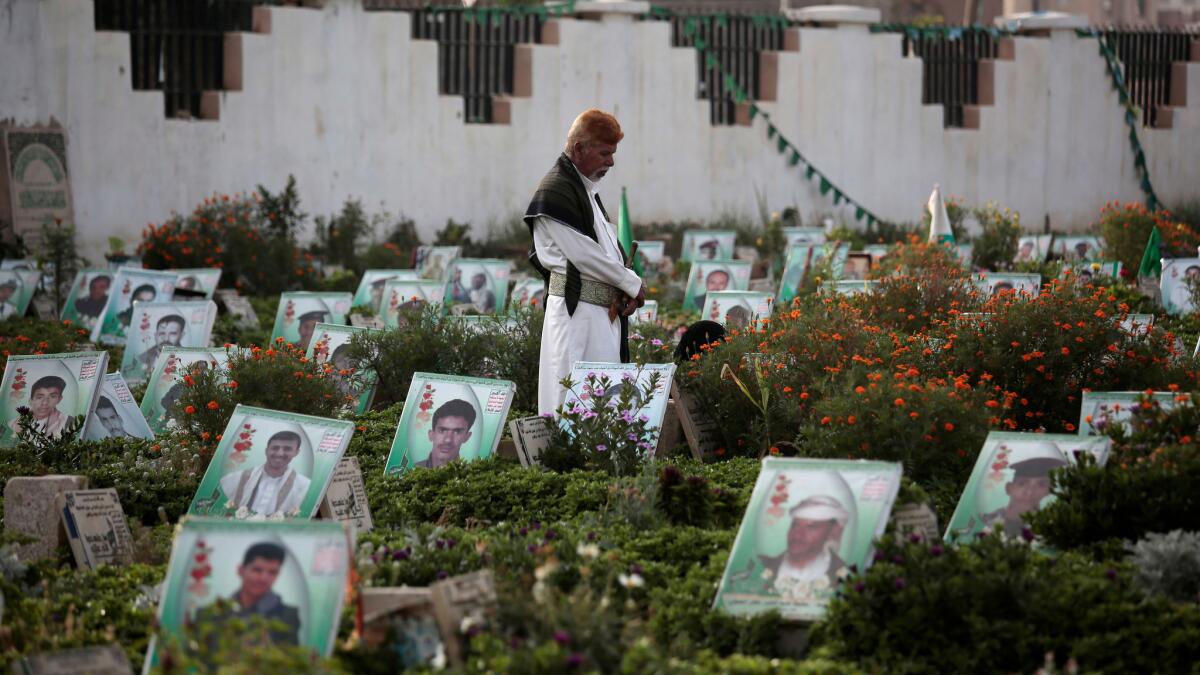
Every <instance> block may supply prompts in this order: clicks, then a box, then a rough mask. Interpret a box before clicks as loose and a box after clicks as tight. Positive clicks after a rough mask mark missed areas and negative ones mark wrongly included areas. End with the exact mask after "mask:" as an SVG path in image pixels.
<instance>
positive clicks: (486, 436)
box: [384, 373, 517, 475]
mask: <svg viewBox="0 0 1200 675" xmlns="http://www.w3.org/2000/svg"><path fill="white" fill-rule="evenodd" d="M516 390H517V388H516V385H514V384H513V383H512V382H509V381H508V380H489V379H484V378H480V377H459V376H454V375H436V374H432V373H414V374H413V379H412V384H411V385H410V386H409V388H408V396H407V398H405V399H404V412H403V413H402V414H401V415H400V424H399V425H398V426H397V427H396V437H395V438H394V439H393V440H392V449H391V452H390V453H388V458H387V465H386V466H384V473H385V474H388V475H391V474H398V473H401V472H404V471H407V470H409V469H411V468H413V467H420V468H436V467H439V466H445V465H446V464H449V463H450V462H453V461H456V460H462V461H464V462H469V461H471V460H474V459H483V458H487V457H491V456H492V454H493V453H495V452H496V446H497V445H499V444H500V437H501V436H502V435H503V433H504V425H505V423H506V422H507V421H508V409H509V407H511V406H512V399H513V395H514V394H515V393H516Z"/></svg>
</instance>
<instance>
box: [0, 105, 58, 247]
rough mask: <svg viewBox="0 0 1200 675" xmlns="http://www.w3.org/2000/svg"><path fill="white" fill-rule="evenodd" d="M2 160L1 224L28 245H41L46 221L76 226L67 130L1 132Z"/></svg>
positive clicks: (11, 129) (0, 178)
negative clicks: (72, 206)
mask: <svg viewBox="0 0 1200 675" xmlns="http://www.w3.org/2000/svg"><path fill="white" fill-rule="evenodd" d="M0 159H3V161H4V164H3V167H2V168H0V221H4V222H7V223H9V224H11V225H12V228H13V231H14V232H16V233H17V234H18V235H20V236H22V237H24V239H25V242H26V244H29V245H33V246H37V245H38V244H39V243H40V241H41V237H40V234H41V226H42V224H43V223H45V222H46V221H47V220H54V219H57V220H60V221H62V222H64V223H73V222H74V216H73V213H72V210H71V187H70V174H69V173H68V171H67V134H66V131H64V130H63V129H52V128H26V129H17V128H12V127H7V128H0ZM2 229H3V228H0V230H2Z"/></svg>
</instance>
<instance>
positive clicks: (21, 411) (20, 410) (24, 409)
mask: <svg viewBox="0 0 1200 675" xmlns="http://www.w3.org/2000/svg"><path fill="white" fill-rule="evenodd" d="M32 412H33V411H32V410H30V409H29V406H27V405H19V406H17V414H18V415H28V414H30V413H32Z"/></svg>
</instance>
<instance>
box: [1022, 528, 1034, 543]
mask: <svg viewBox="0 0 1200 675" xmlns="http://www.w3.org/2000/svg"><path fill="white" fill-rule="evenodd" d="M1021 538H1022V539H1024V540H1025V541H1033V540H1034V536H1033V530H1031V529H1029V528H1028V527H1022V528H1021Z"/></svg>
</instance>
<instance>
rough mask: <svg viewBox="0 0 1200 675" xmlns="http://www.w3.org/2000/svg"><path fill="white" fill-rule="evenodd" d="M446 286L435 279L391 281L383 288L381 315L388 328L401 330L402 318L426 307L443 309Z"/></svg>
mask: <svg viewBox="0 0 1200 675" xmlns="http://www.w3.org/2000/svg"><path fill="white" fill-rule="evenodd" d="M445 292H446V284H444V283H442V282H441V281H435V280H433V279H421V280H419V281H403V280H400V279H391V280H389V281H388V282H387V283H386V284H384V287H383V308H382V310H383V311H381V312H380V313H379V314H380V316H382V317H383V325H384V327H386V328H399V327H401V326H400V320H401V318H402V317H403V316H404V315H405V314H406V313H408V312H411V311H413V310H419V309H421V308H423V307H425V306H426V305H433V306H435V307H438V308H439V311H440V308H441V307H443V302H442V295H443V294H444V293H445Z"/></svg>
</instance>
